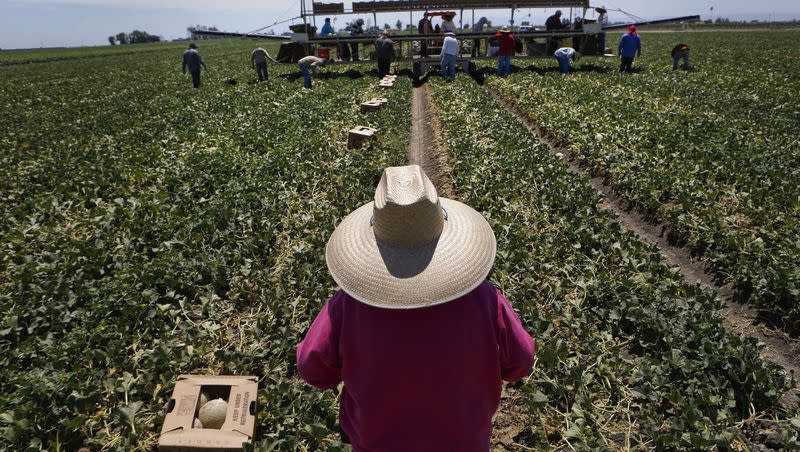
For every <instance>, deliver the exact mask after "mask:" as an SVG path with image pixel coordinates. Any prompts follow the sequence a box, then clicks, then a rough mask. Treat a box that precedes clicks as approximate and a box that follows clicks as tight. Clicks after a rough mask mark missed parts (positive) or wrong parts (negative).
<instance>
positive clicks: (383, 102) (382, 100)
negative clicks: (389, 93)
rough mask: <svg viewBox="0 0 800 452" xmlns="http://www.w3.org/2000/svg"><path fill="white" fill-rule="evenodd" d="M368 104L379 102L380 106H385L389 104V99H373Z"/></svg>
mask: <svg viewBox="0 0 800 452" xmlns="http://www.w3.org/2000/svg"><path fill="white" fill-rule="evenodd" d="M370 102H380V103H381V104H383V105H386V104H388V103H389V99H387V98H385V97H373V98H372V100H370Z"/></svg>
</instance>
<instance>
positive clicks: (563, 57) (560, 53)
mask: <svg viewBox="0 0 800 452" xmlns="http://www.w3.org/2000/svg"><path fill="white" fill-rule="evenodd" d="M553 55H555V57H556V59H557V60H558V69H559V70H560V71H561V73H562V74H569V63H570V62H573V61H578V60H579V59H580V57H581V53H580V52H578V51H577V50H575V49H573V48H572V47H561V48H560V49H558V50H556V51H555V53H554V54H553Z"/></svg>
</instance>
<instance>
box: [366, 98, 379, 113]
mask: <svg viewBox="0 0 800 452" xmlns="http://www.w3.org/2000/svg"><path fill="white" fill-rule="evenodd" d="M382 106H383V103H382V102H375V101H374V100H369V101H366V102H362V103H361V113H367V112H370V111H378V110H380V109H381V107H382Z"/></svg>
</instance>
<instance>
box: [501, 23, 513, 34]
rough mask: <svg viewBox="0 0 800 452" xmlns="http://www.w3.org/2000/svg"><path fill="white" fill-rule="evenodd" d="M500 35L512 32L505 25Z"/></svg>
mask: <svg viewBox="0 0 800 452" xmlns="http://www.w3.org/2000/svg"><path fill="white" fill-rule="evenodd" d="M500 33H511V30H509V29H508V27H506V26H505V25H503V26H502V27H501V28H500Z"/></svg>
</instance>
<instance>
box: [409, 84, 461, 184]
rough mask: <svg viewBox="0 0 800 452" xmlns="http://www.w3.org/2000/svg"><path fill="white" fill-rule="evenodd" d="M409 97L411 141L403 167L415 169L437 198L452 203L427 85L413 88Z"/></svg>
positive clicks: (438, 131)
mask: <svg viewBox="0 0 800 452" xmlns="http://www.w3.org/2000/svg"><path fill="white" fill-rule="evenodd" d="M413 90H414V91H413V93H412V95H411V113H412V119H411V139H410V142H409V146H408V154H407V155H406V163H408V164H409V165H419V166H421V167H422V169H423V170H425V173H426V174H427V175H428V177H429V178H430V179H431V182H433V185H435V186H436V190H437V191H438V192H439V195H440V196H443V197H445V198H450V199H453V197H454V196H455V191H454V190H453V184H452V181H451V179H450V170H451V168H450V166H449V164H448V162H447V150H446V146H445V142H444V140H443V139H442V136H441V130H442V129H441V125H440V123H439V116H438V114H437V112H436V107H435V106H434V104H433V101H432V100H431V94H430V90H429V88H428V85H427V84H423V85H421V86H418V87H415V88H413Z"/></svg>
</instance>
